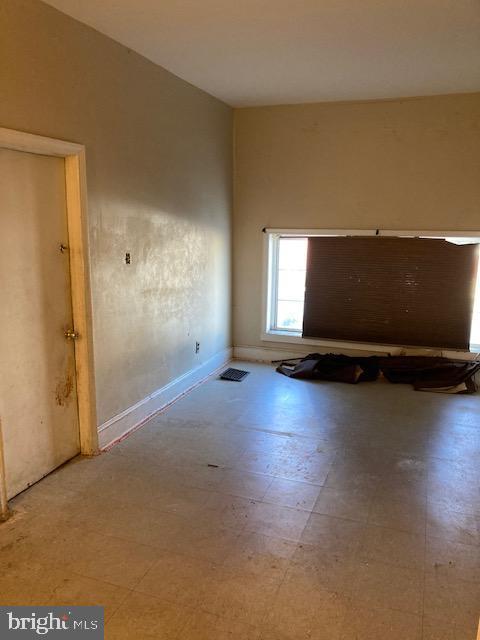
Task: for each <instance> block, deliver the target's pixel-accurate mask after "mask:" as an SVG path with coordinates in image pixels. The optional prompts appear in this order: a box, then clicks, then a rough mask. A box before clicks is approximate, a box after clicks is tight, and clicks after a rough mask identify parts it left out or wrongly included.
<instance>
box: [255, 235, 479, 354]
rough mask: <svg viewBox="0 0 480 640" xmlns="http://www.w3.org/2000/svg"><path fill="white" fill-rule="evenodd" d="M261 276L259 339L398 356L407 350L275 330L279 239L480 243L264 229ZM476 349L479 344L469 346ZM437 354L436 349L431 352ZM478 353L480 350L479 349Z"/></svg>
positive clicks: (405, 236) (460, 237)
mask: <svg viewBox="0 0 480 640" xmlns="http://www.w3.org/2000/svg"><path fill="white" fill-rule="evenodd" d="M262 231H263V235H264V238H263V240H264V242H263V274H262V276H263V277H262V304H261V310H262V324H261V327H262V331H261V335H260V340H262V341H265V342H280V343H288V344H296V345H304V346H305V347H307V346H308V347H309V346H311V345H315V346H320V347H329V348H331V349H348V350H358V351H369V352H376V353H392V354H393V353H399V352H403V351H405V349H407V347H397V346H392V345H382V344H376V343H367V342H365V343H357V342H342V341H340V340H327V339H314V338H304V337H303V336H302V332H301V331H297V330H288V329H278V328H276V311H277V299H278V257H279V246H280V243H279V240H280V239H281V238H283V237H287V238H309V237H331V236H334V237H335V236H336V237H338V236H342V237H348V236H378V235H380V236H387V237H388V236H390V237H392V236H393V237H400V238H402V237H404V238H437V239H446V238H451V239H458V240H464V241H468V240H471V241H475V239H478V243H479V244H480V231H432V230H416V231H414V230H400V229H399V230H395V229H275V228H264V229H263V230H262ZM470 346H471V347H472V346H474V347H477V346H478V345H470ZM432 351H435V352H436V353H438V351H439V350H438V349H432ZM479 351H480V347H479ZM442 353H443V354H444V355H446V356H451V357H458V358H463V359H472V358H473V357H477V356H478V352H475V351H469V352H467V351H455V350H442Z"/></svg>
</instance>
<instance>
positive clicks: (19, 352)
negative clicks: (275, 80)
mask: <svg viewBox="0 0 480 640" xmlns="http://www.w3.org/2000/svg"><path fill="white" fill-rule="evenodd" d="M0 239H1V244H0V420H1V422H2V430H3V441H4V454H5V466H6V483H7V493H8V497H9V498H11V497H13V496H15V495H16V494H17V493H19V492H20V491H22V490H23V489H25V488H26V487H28V486H29V485H31V484H32V483H34V482H36V481H37V480H39V479H40V478H42V477H43V476H45V475H46V474H48V473H49V472H50V471H52V470H53V469H55V468H56V467H58V466H59V465H61V464H62V463H63V462H65V461H66V460H69V459H70V458H72V457H73V456H75V455H76V454H77V453H78V452H79V448H80V445H79V427H78V410H77V397H76V383H75V355H74V341H73V339H68V338H66V337H65V332H66V331H67V330H69V329H72V327H73V324H72V304H71V291H70V265H69V254H68V233H67V216H66V200H65V161H64V159H63V158H57V157H53V156H42V155H35V154H31V153H24V152H20V151H11V150H8V149H0Z"/></svg>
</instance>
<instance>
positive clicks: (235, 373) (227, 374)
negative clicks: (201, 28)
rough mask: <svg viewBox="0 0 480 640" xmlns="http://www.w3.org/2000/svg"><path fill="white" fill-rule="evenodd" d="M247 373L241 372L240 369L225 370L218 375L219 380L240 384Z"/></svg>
mask: <svg viewBox="0 0 480 640" xmlns="http://www.w3.org/2000/svg"><path fill="white" fill-rule="evenodd" d="M249 373H250V371H242V370H241V369H225V371H224V372H223V373H221V374H220V379H221V380H232V381H233V382H241V381H242V380H243V379H244V378H245V376H248V374H249Z"/></svg>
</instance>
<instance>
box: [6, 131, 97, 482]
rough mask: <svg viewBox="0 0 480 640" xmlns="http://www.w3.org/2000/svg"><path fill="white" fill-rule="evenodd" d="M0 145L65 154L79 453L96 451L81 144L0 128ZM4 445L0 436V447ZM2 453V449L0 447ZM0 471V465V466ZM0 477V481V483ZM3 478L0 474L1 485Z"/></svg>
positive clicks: (59, 155)
mask: <svg viewBox="0 0 480 640" xmlns="http://www.w3.org/2000/svg"><path fill="white" fill-rule="evenodd" d="M0 148H4V149H11V150H13V151H24V152H27V153H36V154H39V155H46V156H57V157H60V158H65V188H66V206H67V223H68V244H69V249H70V251H69V253H70V281H71V290H72V310H73V323H74V327H75V331H76V332H77V333H78V334H79V338H78V339H77V340H75V369H76V379H77V380H76V382H77V399H78V418H79V430H80V453H82V454H83V455H87V456H91V455H96V454H97V453H98V451H99V449H98V430H97V415H96V398H95V371H94V357H93V334H92V305H91V289H90V269H89V259H88V256H89V253H88V217H87V216H88V212H87V180H86V165H85V147H84V146H83V145H81V144H77V143H74V142H66V141H65V140H56V139H54V138H46V137H44V136H38V135H34V134H31V133H25V132H23V131H15V130H13V129H5V128H2V127H0ZM2 448H3V445H2V442H1V439H0V449H2ZM0 453H1V451H0ZM0 474H1V466H0ZM2 480H3V482H2ZM4 482H5V478H3V479H2V478H1V477H0V487H1V485H2V483H4Z"/></svg>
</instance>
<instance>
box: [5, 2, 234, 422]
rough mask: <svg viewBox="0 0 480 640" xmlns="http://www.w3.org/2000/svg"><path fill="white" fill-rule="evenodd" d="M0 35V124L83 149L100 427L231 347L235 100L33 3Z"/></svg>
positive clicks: (13, 13)
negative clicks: (191, 82) (223, 98)
mask: <svg viewBox="0 0 480 640" xmlns="http://www.w3.org/2000/svg"><path fill="white" fill-rule="evenodd" d="M0 33H1V37H0V92H1V96H0V126H3V127H8V128H12V129H19V130H23V131H29V132H32V133H38V134H41V135H45V136H51V137H54V138H62V139H66V140H70V141H74V142H79V143H82V144H85V145H86V151H87V172H88V176H87V177H88V194H89V213H90V248H91V265H92V284H93V302H94V340H95V356H96V381H97V393H98V418H99V422H103V421H105V420H106V419H108V418H110V417H112V416H113V415H115V414H117V413H119V412H120V411H122V410H123V409H125V408H127V407H129V406H130V405H132V404H133V403H135V402H137V401H139V400H141V399H142V398H144V397H145V396H146V395H147V394H149V393H151V392H152V391H154V390H156V389H158V388H159V387H162V386H163V385H165V384H166V383H168V382H169V381H171V380H172V379H174V378H176V377H178V376H179V375H181V374H183V373H184V372H186V371H188V370H189V369H191V368H193V367H195V366H196V365H199V364H201V363H202V362H204V361H206V360H207V359H208V358H210V357H211V356H213V355H214V354H216V353H218V352H220V351H221V350H223V349H225V348H227V347H228V346H229V345H230V232H231V228H230V227H231V223H230V209H231V126H232V123H231V109H230V108H229V107H227V106H226V105H224V104H223V103H221V102H219V101H218V100H215V99H214V98H212V97H211V96H209V95H207V94H206V93H204V92H202V91H200V90H199V89H196V88H194V87H192V86H191V85H189V84H187V83H185V82H183V81H182V80H179V79H178V78H176V77H175V76H173V75H172V74H170V73H168V72H167V71H165V70H163V69H161V68H160V67H158V66H155V65H154V64H152V63H150V62H148V61H147V60H145V59H144V58H142V57H141V56H139V55H137V54H135V53H133V52H132V51H130V50H128V49H126V48H125V47H123V46H121V45H119V44H117V43H115V42H114V41H112V40H110V39H108V38H107V37H105V36H103V35H101V34H99V33H98V32H96V31H94V30H93V29H90V28H88V27H86V26H84V25H82V24H81V23H79V22H76V21H74V20H72V19H71V18H69V17H67V16H65V15H63V14H61V13H59V12H57V11H56V10H54V9H52V8H51V7H49V6H47V5H44V4H43V3H41V2H38V1H37V0H2V2H1V4H0ZM127 251H128V252H130V253H131V256H132V264H131V266H127V265H126V264H125V253H126V252H127ZM197 340H198V341H199V342H200V343H201V348H200V354H199V355H195V353H194V350H195V341H197Z"/></svg>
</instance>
